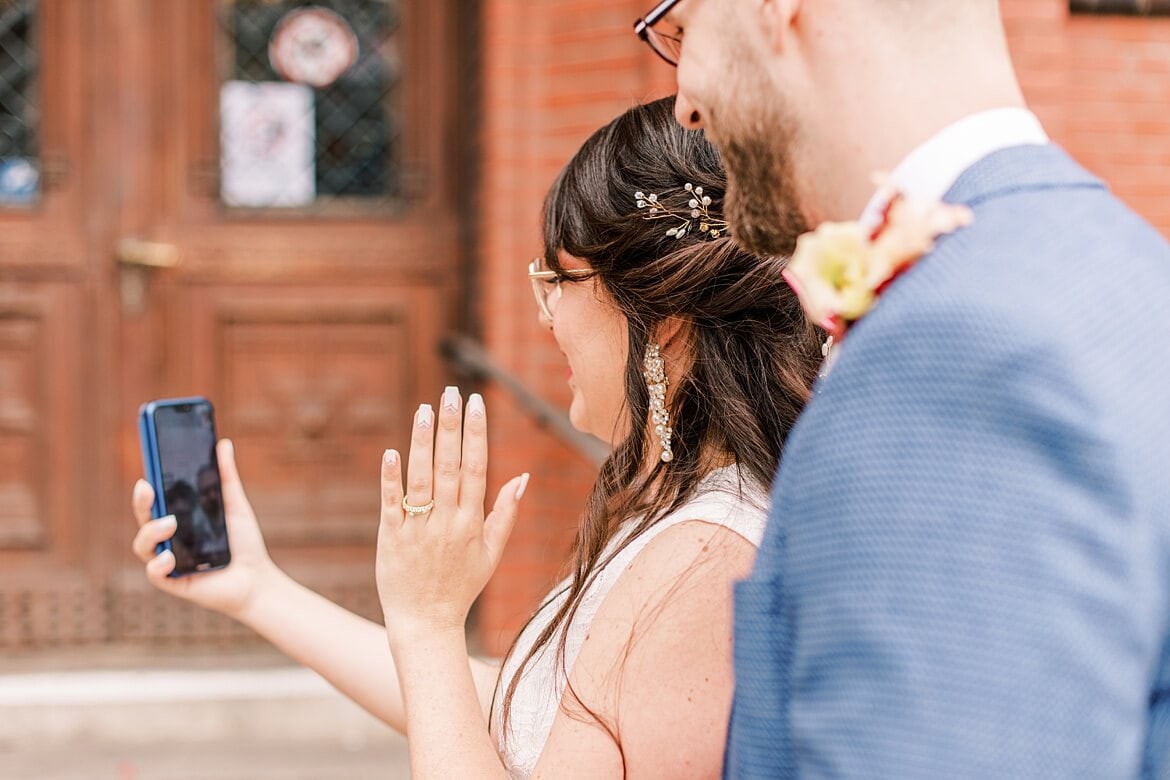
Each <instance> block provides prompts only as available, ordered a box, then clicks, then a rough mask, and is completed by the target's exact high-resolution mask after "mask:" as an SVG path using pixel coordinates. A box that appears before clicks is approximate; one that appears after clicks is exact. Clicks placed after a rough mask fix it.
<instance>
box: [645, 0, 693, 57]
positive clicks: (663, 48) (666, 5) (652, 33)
mask: <svg viewBox="0 0 1170 780" xmlns="http://www.w3.org/2000/svg"><path fill="white" fill-rule="evenodd" d="M678 4H679V0H662V2H661V3H659V4H658V5H656V6H654V7H653V8H652V9H650V13H648V14H646V15H645V16H643V17H642V18H641V19H639V20H638V21H636V22H634V35H637V36H638V37H639V38H641V39H642V40H644V41H645V42H646V43H648V44H650V48H651V49H653V50H654V53H655V54H657V55H658V56H659V57H661V58H662V59H664V60H666V61H667V62H668V63H669V64H671V65H674V66H675V67H678V59H679V57H680V56H681V55H682V38H681V37H680V36H678V35H672V34H670V33H667V32H664V31H662V30H656V29H654V26H655V25H657V24H658V23H659V22H661V21H662V20H663V18H665V17H666V15H667V14H668V13H670V9H671V8H674V7H675V6H676V5H678Z"/></svg>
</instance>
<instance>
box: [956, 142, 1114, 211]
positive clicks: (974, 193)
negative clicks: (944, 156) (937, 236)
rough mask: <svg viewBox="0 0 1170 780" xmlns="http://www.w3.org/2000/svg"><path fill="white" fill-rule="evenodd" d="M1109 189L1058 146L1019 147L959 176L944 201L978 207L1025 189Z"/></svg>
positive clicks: (1007, 150)
mask: <svg viewBox="0 0 1170 780" xmlns="http://www.w3.org/2000/svg"><path fill="white" fill-rule="evenodd" d="M1082 187H1087V188H1092V189H1106V187H1105V184H1104V183H1103V182H1102V181H1101V180H1100V179H1098V178H1097V177H1096V176H1094V175H1092V174H1091V173H1089V172H1088V171H1086V170H1085V169H1084V168H1082V167H1081V166H1080V165H1078V164H1077V163H1076V162H1075V161H1074V160H1073V159H1072V158H1071V157H1069V156H1068V154H1067V153H1066V152H1065V151H1064V150H1063V149H1061V148H1060V147H1059V146H1056V145H1055V144H1048V145H1046V146H1030V145H1029V146H1015V147H1012V148H1010V149H1003V150H1001V151H998V152H994V153H992V154H989V155H988V156H986V157H984V158H983V159H982V160H980V161H979V162H977V163H975V164H974V165H972V166H971V167H970V168H968V169H967V170H966V171H964V172H963V174H962V175H961V176H960V177H959V179H958V181H956V182H955V184H954V186H952V187H951V189H950V190H949V191H948V192H947V194H946V195H945V196H944V198H943V200H945V201H946V202H947V203H962V204H965V205H968V206H974V205H976V204H978V203H980V202H982V201H985V200H988V199H989V198H994V197H998V196H1001V195H1006V194H1009V193H1013V192H1019V191H1022V190H1041V189H1074V188H1082Z"/></svg>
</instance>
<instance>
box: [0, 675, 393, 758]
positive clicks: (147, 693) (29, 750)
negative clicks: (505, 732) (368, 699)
mask: <svg viewBox="0 0 1170 780" xmlns="http://www.w3.org/2000/svg"><path fill="white" fill-rule="evenodd" d="M363 777H381V778H386V777H390V778H396V777H402V778H406V777H409V768H408V764H407V751H406V745H405V741H404V740H403V739H402V738H401V737H400V736H398V735H397V734H395V733H394V732H393V731H392V730H391V729H389V728H387V727H386V726H385V725H383V724H382V723H380V722H379V721H377V720H376V719H374V718H373V717H372V716H370V715H369V714H367V713H366V712H365V711H363V710H362V709H360V708H359V707H358V706H357V705H355V704H353V703H352V702H350V701H349V700H348V699H346V698H345V697H343V696H342V695H341V694H339V693H337V692H336V691H335V690H334V689H333V688H332V687H330V686H329V685H328V684H327V683H326V682H325V681H324V680H323V679H321V678H320V677H318V676H317V675H316V674H315V673H313V672H311V671H309V670H307V669H303V668H299V667H275V668H243V669H226V670H225V669H199V668H197V669H190V668H186V669H185V668H174V669H162V668H154V669H145V670H118V669H96V670H70V671H56V672H53V671H36V672H28V673H17V674H12V673H10V674H0V778H3V779H4V780H8V779H9V778H12V779H13V780H16V779H17V778H21V779H23V778H37V780H81V778H86V779H87V780H88V778H112V779H113V780H195V778H201V779H202V778H274V779H276V778H279V779H280V780H288V779H290V778H298V779H300V778H304V780H310V779H312V780H333V778H337V779H338V780H340V779H341V778H346V780H356V779H360V778H363Z"/></svg>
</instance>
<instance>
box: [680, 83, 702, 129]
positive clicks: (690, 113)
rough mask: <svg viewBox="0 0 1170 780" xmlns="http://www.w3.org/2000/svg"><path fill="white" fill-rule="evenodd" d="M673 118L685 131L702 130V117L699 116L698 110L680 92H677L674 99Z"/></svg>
mask: <svg viewBox="0 0 1170 780" xmlns="http://www.w3.org/2000/svg"><path fill="white" fill-rule="evenodd" d="M674 118H675V119H676V120H678V123H679V124H680V125H682V126H683V127H685V128H686V129H687V130H702V129H703V117H702V116H701V115H700V114H699V109H697V108H695V105H694V104H693V103H691V101H690V100H689V99H688V98H687V96H686V95H685V94H683V92H682V90H679V93H678V95H677V96H676V97H675V99H674Z"/></svg>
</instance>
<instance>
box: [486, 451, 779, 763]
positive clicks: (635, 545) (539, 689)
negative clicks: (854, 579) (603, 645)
mask: <svg viewBox="0 0 1170 780" xmlns="http://www.w3.org/2000/svg"><path fill="white" fill-rule="evenodd" d="M767 506H768V494H767V490H766V489H765V488H763V487H762V486H759V485H755V484H752V483H750V482H745V483H744V484H743V485H742V487H741V485H740V481H739V469H738V467H736V466H728V467H726V468H722V469H717V470H716V471H713V472H711V473H710V474H708V475H707V476H706V477H704V478H703V480H702V481H701V482H700V483H699V485H698V488H697V491H696V494H695V495H694V497H692V498H691V500H690V501H688V502H687V503H686V504H684V505H683V506H681V507H679V508H678V509H677V510H675V511H674V512H672V513H670V514H669V515H667V516H665V517H663V518H662V519H661V520H659V521H658V522H657V523H656V524H655V525H653V526H651V527H650V528H649V529H648V530H647V531H646V532H645V533H643V534H642V535H641V536H639V537H638V538H637V539H635V540H634V541H632V542H631V543H630V544H629V545H628V546H627V547H626V548H625V549H624V550H622V551H621V552H620V553H618V555H617V556H616V557H615V558H614V559H613V560H612V561H610V562H609V564H607V565H606V566H605V567H604V568H603V569H602V570H601V572H600V574H598V576H597V577H596V578H595V579H594V581H593V583H592V584H591V586H590V587H589V588H588V589H587V590H586V591H585V594H584V596H583V597H582V599H581V604H580V607H579V608H578V609H577V614H576V615H575V616H574V618H573V621H572V623H571V624H570V626H569V631H568V635H567V637H566V642H565V663H564V666H563V667H562V666H561V664H560V663H559V662H558V657H557V652H556V650H557V639H558V635H556V634H554V636H553V640H552V641H551V642H549V643H548V644H547V645H545V647H544V648H542V649H541V651H540V652H539V653H537V655H536V656H535V657H534V658H533V659H532V661H531V662H529V664H528V666H527V667H526V668H525V670H524V675H523V677H522V678H521V680H520V684H519V685H518V686H517V688H516V693H515V696H514V697H513V699H512V711H511V715H510V717H509V722H508V733H507V734H502V733H501V731H500V729H501V725H502V724H501V721H502V702H503V696H504V692H505V691H507V688H508V685H509V684H510V683H511V680H512V678H513V677H514V676H515V674H516V670H517V667H518V666H519V665H520V662H521V661H522V660H523V659H524V658H525V657H526V656H527V655H528V651H529V650H530V649H531V647H532V645H533V643H534V642H535V641H536V638H537V637H538V636H539V635H540V632H541V631H543V630H544V628H545V626H547V625H548V623H549V621H551V620H552V617H553V615H554V614H555V613H556V611H557V608H558V607H559V606H560V605H561V603H562V602H563V601H564V598H565V593H564V588H565V585H566V584H567V582H568V581H567V580H566V581H563V582H561V583H559V584H558V585H557V586H556V587H555V588H553V590H552V592H551V593H550V594H549V597H548V598H546V600H545V602H544V603H543V605H542V606H541V608H540V609H539V610H538V612H537V615H536V617H534V618H533V619H532V621H531V622H530V623H529V624H528V626H527V628H525V630H524V631H523V633H521V635H520V638H519V640H518V641H517V643H516V647H515V649H514V651H513V652H512V655H511V656H510V657H509V659H508V662H507V663H506V664H505V666H504V668H503V670H502V672H501V674H500V681H499V683H498V687H497V690H496V697H495V707H494V709H493V712H492V720H493V724H492V726H493V732H494V733H495V734H497V735H499V737H498V738H499V740H500V742H501V745H502V757H503V759H504V765H505V767H506V768H507V770H508V774H509V776H510V777H512V778H513V780H518V779H519V778H527V777H529V776H530V775H531V774H532V771H533V769H534V768H535V767H536V761H537V759H538V758H540V754H541V752H542V751H543V750H544V743H545V742H546V741H547V740H548V735H549V732H550V731H551V730H552V725H553V720H554V719H555V718H556V715H557V711H558V706H559V704H560V700H561V696H562V695H563V693H564V691H565V686H566V675H565V670H568V672H569V673H572V670H573V663H574V662H575V661H576V659H577V654H578V653H579V652H580V650H581V645H582V644H583V642H584V640H585V635H586V634H587V633H588V631H589V625H590V624H591V623H592V622H593V618H594V616H595V615H596V614H597V610H598V607H600V606H601V603H602V602H603V601H604V600H605V597H606V594H608V593H609V591H610V589H611V588H612V587H613V586H614V584H615V583H616V582H617V581H618V579H620V578H621V576H622V574H623V573H624V572H625V570H626V568H627V567H628V566H629V565H630V563H632V562H633V560H634V558H635V557H637V555H638V553H639V552H641V551H642V550H643V549H644V548H645V547H646V545H648V544H649V543H650V542H651V541H652V540H653V539H654V538H655V537H656V536H657V535H658V534H660V533H662V532H663V531H665V530H666V529H668V528H670V527H672V526H675V525H678V524H679V523H683V522H686V521H688V520H703V521H704V522H708V523H711V524H713V525H720V526H723V527H725V528H728V529H730V530H732V531H734V532H735V533H737V534H739V535H740V536H742V537H743V538H744V539H746V540H747V541H749V542H751V544H752V545H753V546H755V547H759V545H760V538H761V537H762V536H763V533H764V523H765V521H766V519H767ZM632 525H633V524H632V523H627V524H626V526H625V527H626V528H627V529H629V528H631V527H632ZM624 538H625V535H624V534H622V533H619V534H618V535H617V536H616V537H615V538H614V539H613V540H611V541H610V544H609V545H608V546H607V548H606V552H605V553H603V555H602V558H603V559H604V557H605V555H607V554H608V553H609V551H611V550H613V549H614V548H615V547H616V546H617V545H618V544H620V542H621V541H622V540H623V539H624ZM727 641H728V642H729V643H730V642H731V637H728V638H727Z"/></svg>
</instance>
